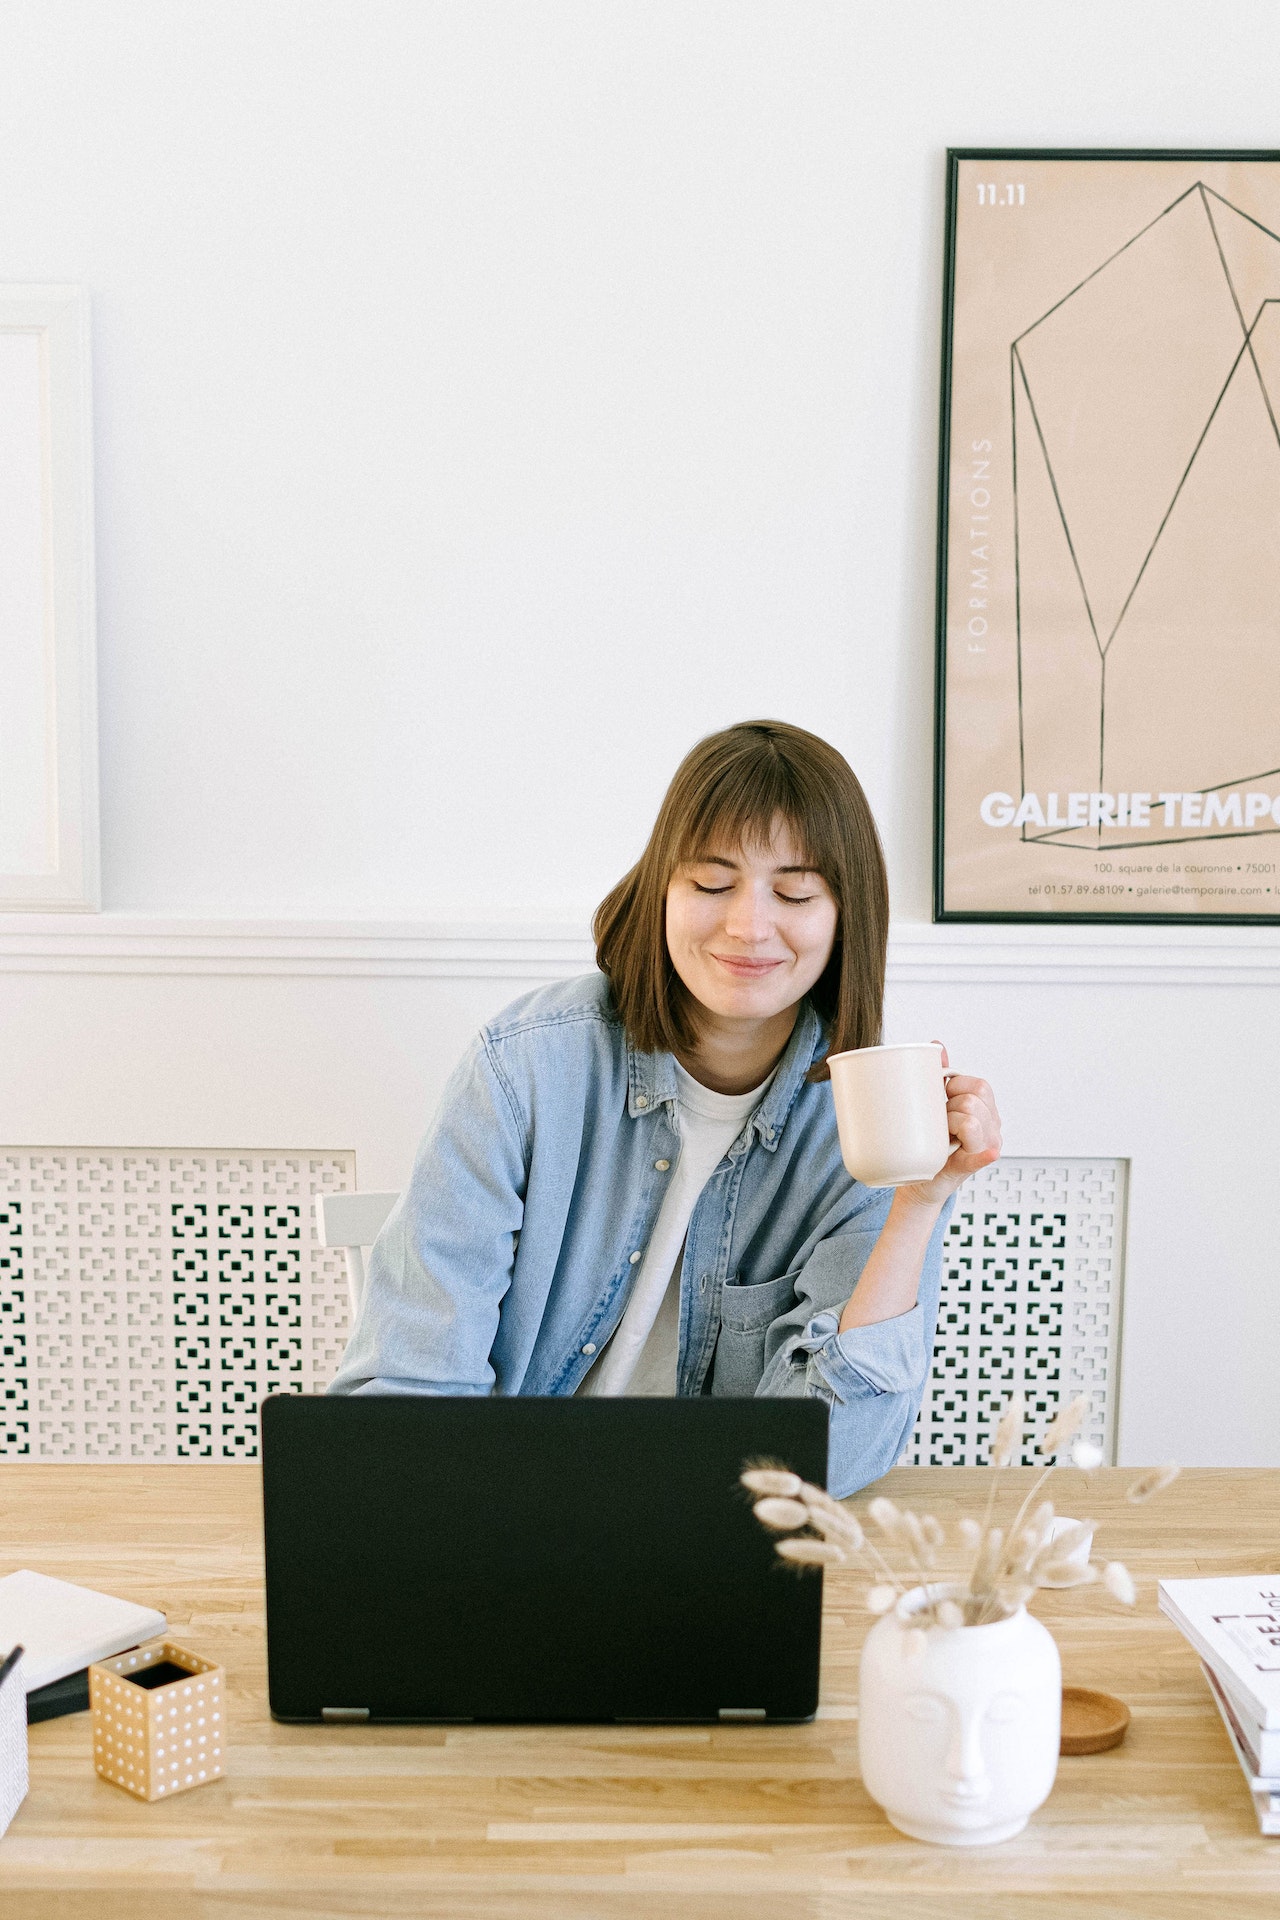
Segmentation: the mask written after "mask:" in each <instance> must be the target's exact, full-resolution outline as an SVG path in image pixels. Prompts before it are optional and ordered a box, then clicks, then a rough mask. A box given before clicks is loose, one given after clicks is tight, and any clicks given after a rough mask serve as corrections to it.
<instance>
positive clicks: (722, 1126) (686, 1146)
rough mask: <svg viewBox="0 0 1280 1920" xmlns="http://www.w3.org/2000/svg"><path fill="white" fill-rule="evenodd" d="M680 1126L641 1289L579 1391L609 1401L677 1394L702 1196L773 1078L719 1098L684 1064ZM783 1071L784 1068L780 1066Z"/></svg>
mask: <svg viewBox="0 0 1280 1920" xmlns="http://www.w3.org/2000/svg"><path fill="white" fill-rule="evenodd" d="M674 1065H675V1070H676V1126H677V1129H678V1131H679V1134H680V1158H679V1159H678V1160H677V1161H675V1162H674V1164H673V1166H672V1168H671V1172H670V1175H669V1176H668V1178H669V1181H670V1184H669V1186H668V1187H667V1191H666V1195H665V1197H664V1199H663V1202H662V1205H661V1207H660V1208H659V1210H658V1217H657V1219H656V1220H655V1222H654V1226H653V1233H652V1235H651V1236H650V1240H649V1244H648V1246H647V1247H646V1248H645V1250H644V1258H643V1260H642V1261H641V1262H640V1265H639V1269H638V1270H637V1273H636V1280H635V1286H634V1288H633V1289H632V1293H631V1298H630V1299H629V1300H628V1301H627V1305H626V1310H625V1311H624V1313H623V1316H622V1318H621V1320H620V1321H619V1322H618V1325H617V1327H616V1329H615V1330H614V1335H613V1338H612V1340H610V1342H609V1344H608V1346H607V1347H606V1348H605V1350H604V1352H603V1353H602V1354H601V1355H600V1357H599V1359H598V1360H597V1361H596V1362H595V1364H594V1366H593V1367H592V1369H591V1371H590V1373H589V1374H588V1375H587V1377H586V1379H585V1380H584V1381H583V1382H582V1384H581V1385H580V1386H579V1388H578V1392H579V1393H586V1394H594V1395H599V1396H603V1397H606V1398H608V1397H615V1396H617V1395H618V1394H624V1393H625V1394H632V1395H648V1396H650V1397H653V1396H658V1395H670V1394H674V1393H675V1390H676V1370H677V1366H678V1363H679V1358H680V1268H681V1265H682V1263H683V1260H684V1241H685V1234H686V1233H687V1232H688V1228H689V1221H690V1218H691V1217H692V1214H693V1209H694V1207H695V1206H696V1205H697V1202H698V1195H699V1194H700V1193H701V1192H702V1189H703V1188H704V1187H705V1186H706V1184H707V1181H708V1180H709V1179H710V1177H711V1175H712V1174H713V1173H714V1172H715V1169H716V1168H717V1167H718V1166H719V1164H720V1162H721V1161H722V1160H723V1159H724V1156H725V1154H726V1153H727V1152H728V1151H729V1148H730V1147H731V1146H732V1145H733V1143H734V1141H735V1140H736V1139H737V1137H738V1135H739V1134H740V1133H741V1132H742V1129H743V1127H744V1126H745V1125H746V1123H747V1121H748V1120H749V1119H750V1118H751V1115H752V1114H753V1113H754V1112H755V1110H756V1108H757V1107H758V1106H759V1104H760V1102H761V1100H762V1099H763V1097H764V1093H765V1089H766V1088H767V1087H768V1085H769V1081H770V1080H772V1079H773V1074H772V1073H771V1074H770V1075H769V1079H768V1080H762V1081H761V1083H760V1085H759V1086H758V1087H753V1088H752V1089H751V1091H750V1093H713V1092H712V1091H711V1088H710V1087H704V1086H703V1085H702V1084H701V1082H700V1081H697V1080H695V1079H694V1078H693V1076H692V1074H688V1073H686V1072H685V1070H684V1068H683V1067H682V1066H681V1065H680V1062H679V1061H678V1060H677V1061H676V1062H675V1063H674ZM775 1071H776V1069H775Z"/></svg>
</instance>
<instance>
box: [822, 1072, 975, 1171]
mask: <svg viewBox="0 0 1280 1920" xmlns="http://www.w3.org/2000/svg"><path fill="white" fill-rule="evenodd" d="M828 1064H829V1066H830V1068H831V1092H832V1096H833V1098H834V1100H835V1103H836V1125H837V1126H838V1128H839V1129H840V1151H841V1154H842V1155H843V1158H844V1164H845V1166H846V1167H847V1168H848V1170H849V1172H850V1173H851V1174H852V1175H853V1177H854V1179H855V1180H861V1181H862V1183H863V1185H864V1186H868V1187H902V1186H905V1185H906V1184H907V1182H908V1181H910V1180H932V1178H933V1176H934V1174H935V1173H940V1172H941V1170H942V1168H943V1167H944V1166H945V1165H946V1164H947V1161H948V1160H949V1159H950V1158H951V1152H952V1143H951V1131H950V1128H949V1127H948V1125H947V1077H948V1074H949V1072H950V1069H947V1071H946V1072H944V1071H943V1066H942V1048H941V1047H940V1046H939V1045H938V1043H937V1042H936V1041H918V1042H912V1043H911V1044H910V1045H907V1046H900V1047H855V1048H854V1049H853V1051H852V1052H851V1053H837V1054H833V1055H832V1057H831V1060H830V1061H829V1062H828Z"/></svg>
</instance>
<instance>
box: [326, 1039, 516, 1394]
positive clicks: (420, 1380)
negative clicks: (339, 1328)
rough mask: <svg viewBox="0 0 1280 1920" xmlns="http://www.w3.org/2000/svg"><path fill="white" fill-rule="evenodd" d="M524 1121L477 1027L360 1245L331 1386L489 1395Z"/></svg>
mask: <svg viewBox="0 0 1280 1920" xmlns="http://www.w3.org/2000/svg"><path fill="white" fill-rule="evenodd" d="M526 1175H527V1129H526V1127H525V1126H524V1124H523V1122H522V1120H521V1117H520V1113H519V1111H518V1108H517V1104H516V1101H515V1098H514V1096H513V1094H512V1092H511V1089H510V1087H509V1086H508V1085H507V1083H506V1081H505V1080H504V1078H503V1076H502V1074H501V1072H500V1070H499V1068H498V1065H497V1063H496V1062H495V1061H494V1059H493V1058H492V1057H491V1055H490V1052H489V1050H488V1048H487V1046H486V1044H485V1039H484V1036H483V1035H481V1036H480V1037H479V1038H478V1039H477V1040H476V1041H475V1042H474V1043H473V1045H472V1047H471V1048H470V1050H469V1052H468V1053H467V1054H466V1056H465V1057H464V1058H463V1060H462V1062H461V1064H460V1065H459V1066H458V1068H457V1070H456V1071H455V1073H454V1074H453V1076H452V1078H451V1079H450V1081H449V1084H448V1086H447V1087H446V1089H445V1093H444V1097H443V1099H442V1101H441V1104H440V1111H439V1114H438V1116H437V1118H436V1121H435V1124H434V1125H433V1126H432V1127H431V1129H430V1131H429V1132H428V1134H427V1137H426V1139H425V1140H424V1141H423V1143H422V1147H421V1149H420V1150H419V1153H418V1157H417V1160H416V1161H415V1163H414V1168H413V1173H412V1176H411V1178H410V1181H409V1185H408V1186H407V1187H406V1189H405V1191H404V1192H403V1193H402V1194H401V1196H400V1199H399V1201H398V1203H397V1204H396V1206H395V1208H394V1209H393V1211H392V1213H391V1215H390V1218H389V1219H388V1220H387V1223H386V1225H385V1226H384V1227H383V1229H382V1232H381V1233H380V1234H379V1236H378V1239H377V1242H376V1244H375V1245H374V1247H373V1248H372V1249H371V1251H370V1255H369V1273H368V1279H367V1281H366V1283H365V1290H364V1295H363V1297H362V1299H361V1302H360V1311H359V1313H358V1314H357V1316H356V1322H355V1325H354V1327H353V1328H352V1330H351V1337H350V1339H349V1341H348V1342H347V1350H346V1352H345V1354H344V1355H343V1357H342V1364H341V1366H340V1367H339V1369H338V1372H337V1374H336V1375H335V1377H334V1379H333V1381H332V1383H331V1385H330V1387H329V1392H330V1393H436V1394H488V1393H492V1392H493V1390H494V1385H495V1380H496V1375H495V1371H494V1367H493V1364H492V1361H491V1358H490V1356H491V1352H492V1348H493V1343H494V1335H495V1333H496V1331H497V1327H498V1318H499V1314H500V1312H501V1309H502V1302H503V1299H504V1297H505V1295H506V1293H507V1291H508V1289H509V1287H510V1285H511V1276H512V1269H513V1265H514V1261H515V1249H516V1245H517V1238H518V1235H519V1233H520V1228H521V1224H522V1221H523V1216H524V1190H525V1183H526Z"/></svg>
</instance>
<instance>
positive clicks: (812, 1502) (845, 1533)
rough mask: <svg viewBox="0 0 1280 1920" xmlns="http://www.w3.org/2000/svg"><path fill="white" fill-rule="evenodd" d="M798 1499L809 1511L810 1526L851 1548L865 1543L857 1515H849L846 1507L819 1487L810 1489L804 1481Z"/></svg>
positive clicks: (859, 1546)
mask: <svg viewBox="0 0 1280 1920" xmlns="http://www.w3.org/2000/svg"><path fill="white" fill-rule="evenodd" d="M800 1498H801V1499H802V1500H803V1501H804V1503H805V1505H806V1507H808V1509H809V1524H810V1526H814V1527H818V1528H820V1529H821V1531H822V1532H823V1533H825V1534H829V1535H832V1536H834V1537H835V1538H836V1539H839V1540H844V1541H847V1542H848V1544H849V1545H850V1546H851V1547H855V1548H859V1549H860V1548H861V1547H862V1546H863V1544H864V1541H865V1536H864V1534H863V1531H862V1523H861V1521H860V1520H859V1519H858V1516H857V1514H855V1513H850V1511H849V1509H848V1507H846V1506H843V1505H842V1504H841V1503H840V1501H839V1500H833V1499H832V1498H831V1495H830V1494H829V1493H824V1492H823V1490H822V1488H821V1487H812V1486H810V1485H809V1482H808V1481H807V1480H806V1481H805V1482H804V1483H803V1484H802V1486H801V1488H800Z"/></svg>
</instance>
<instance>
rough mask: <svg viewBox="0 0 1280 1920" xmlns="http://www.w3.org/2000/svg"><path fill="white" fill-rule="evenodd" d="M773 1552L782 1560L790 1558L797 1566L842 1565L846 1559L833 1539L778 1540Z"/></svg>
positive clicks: (802, 1538)
mask: <svg viewBox="0 0 1280 1920" xmlns="http://www.w3.org/2000/svg"><path fill="white" fill-rule="evenodd" d="M774 1552H775V1553H778V1554H780V1555H781V1556H782V1558H783V1559H784V1560H790V1561H791V1563H792V1565H793V1566H797V1567H843V1566H845V1565H846V1564H847V1563H846V1560H845V1556H844V1554H843V1552H842V1551H841V1549H840V1548H839V1547H838V1546H837V1545H836V1543H835V1541H834V1540H809V1539H806V1538H805V1537H803V1536H801V1537H800V1538H799V1539H796V1538H794V1537H793V1538H792V1539H790V1540H779V1541H778V1542H777V1544H776V1545H775V1547H774Z"/></svg>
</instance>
